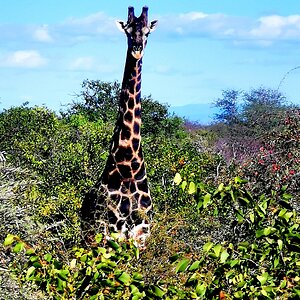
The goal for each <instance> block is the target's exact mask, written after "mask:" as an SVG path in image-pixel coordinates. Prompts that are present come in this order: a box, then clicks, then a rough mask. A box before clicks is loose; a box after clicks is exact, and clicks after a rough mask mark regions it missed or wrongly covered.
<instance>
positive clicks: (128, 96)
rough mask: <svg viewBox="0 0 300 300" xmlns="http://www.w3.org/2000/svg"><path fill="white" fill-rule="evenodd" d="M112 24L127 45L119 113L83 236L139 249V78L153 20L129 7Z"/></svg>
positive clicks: (143, 191)
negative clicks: (102, 235) (105, 237)
mask: <svg viewBox="0 0 300 300" xmlns="http://www.w3.org/2000/svg"><path fill="white" fill-rule="evenodd" d="M116 23H117V26H118V28H119V29H120V30H121V31H123V32H125V34H126V36H127V45H128V48H127V55H126V63H125V69H124V75H123V81H122V89H121V94H120V99H119V113H118V118H117V122H116V126H115V129H114V133H113V137H112V140H111V146H110V151H109V156H108V159H107V162H106V165H105V168H104V171H103V173H102V175H101V177H100V179H99V181H98V182H97V183H96V185H95V187H94V188H93V189H92V190H91V191H90V192H89V193H88V194H87V196H86V197H85V199H84V201H83V204H82V219H83V229H84V233H88V234H95V233H97V232H99V231H100V232H108V233H109V232H110V231H114V232H119V233H120V234H121V235H122V236H124V237H125V238H132V239H133V240H134V242H135V245H136V246H137V247H139V248H144V247H145V241H146V239H147V237H148V236H149V235H150V223H151V220H150V219H151V218H150V215H151V209H152V199H151V195H150V191H149V187H148V181H147V174H146V168H145V162H144V158H143V153H142V146H141V75H142V58H143V55H144V49H145V47H146V44H147V38H148V36H149V34H150V33H151V32H152V31H153V30H154V29H155V27H156V25H157V21H152V22H150V24H148V7H143V9H142V13H141V15H140V16H139V17H136V16H135V15H134V8H133V7H129V8H128V20H127V22H126V23H125V22H122V21H117V22H116Z"/></svg>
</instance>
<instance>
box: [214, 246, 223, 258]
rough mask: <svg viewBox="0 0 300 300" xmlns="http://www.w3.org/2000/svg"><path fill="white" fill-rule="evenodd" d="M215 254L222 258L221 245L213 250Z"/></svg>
mask: <svg viewBox="0 0 300 300" xmlns="http://www.w3.org/2000/svg"><path fill="white" fill-rule="evenodd" d="M213 250H214V252H215V254H216V256H217V257H219V256H220V253H221V250H222V246H221V245H220V244H217V245H216V246H215V247H214V248H213Z"/></svg>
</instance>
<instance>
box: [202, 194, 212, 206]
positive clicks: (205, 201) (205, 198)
mask: <svg viewBox="0 0 300 300" xmlns="http://www.w3.org/2000/svg"><path fill="white" fill-rule="evenodd" d="M210 199H211V194H209V193H207V194H206V195H205V196H204V197H203V207H204V208H206V207H207V205H208V204H209V203H210Z"/></svg>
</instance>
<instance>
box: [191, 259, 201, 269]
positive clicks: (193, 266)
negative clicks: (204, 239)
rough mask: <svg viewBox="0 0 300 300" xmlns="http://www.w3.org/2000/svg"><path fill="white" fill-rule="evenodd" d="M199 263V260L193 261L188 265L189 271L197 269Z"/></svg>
mask: <svg viewBox="0 0 300 300" xmlns="http://www.w3.org/2000/svg"><path fill="white" fill-rule="evenodd" d="M200 263H201V262H200V260H196V261H194V262H193V263H192V265H191V266H190V267H189V271H195V270H197V269H199V266H200Z"/></svg>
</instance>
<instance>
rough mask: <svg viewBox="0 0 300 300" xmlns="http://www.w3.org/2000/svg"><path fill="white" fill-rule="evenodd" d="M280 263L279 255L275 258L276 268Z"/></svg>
mask: <svg viewBox="0 0 300 300" xmlns="http://www.w3.org/2000/svg"><path fill="white" fill-rule="evenodd" d="M278 265H279V257H276V258H275V259H274V268H277V266H278Z"/></svg>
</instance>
